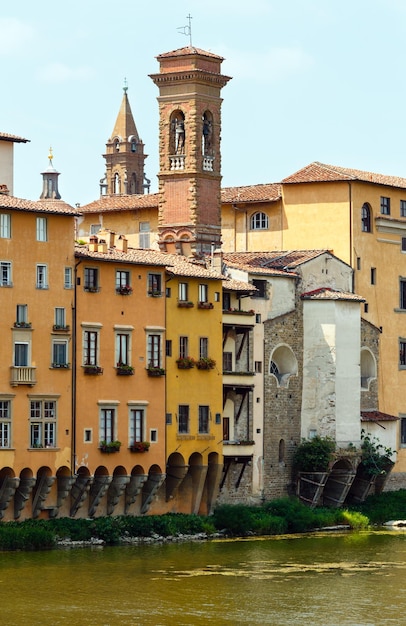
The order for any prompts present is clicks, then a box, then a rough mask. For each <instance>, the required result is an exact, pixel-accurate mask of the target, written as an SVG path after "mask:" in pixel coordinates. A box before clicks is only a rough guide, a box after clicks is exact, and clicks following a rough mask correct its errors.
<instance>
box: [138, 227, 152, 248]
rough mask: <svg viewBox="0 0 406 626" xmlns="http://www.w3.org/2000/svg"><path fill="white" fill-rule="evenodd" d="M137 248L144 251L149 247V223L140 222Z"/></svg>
mask: <svg viewBox="0 0 406 626" xmlns="http://www.w3.org/2000/svg"><path fill="white" fill-rule="evenodd" d="M139 228H140V234H139V242H138V243H139V247H140V248H143V249H144V250H146V249H148V248H149V247H150V236H149V233H150V226H149V222H140V226H139Z"/></svg>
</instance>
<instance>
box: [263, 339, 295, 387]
mask: <svg viewBox="0 0 406 626" xmlns="http://www.w3.org/2000/svg"><path fill="white" fill-rule="evenodd" d="M297 371H298V366H297V359H296V357H295V355H294V354H293V351H292V349H291V348H290V347H289V346H287V345H286V344H282V345H280V346H277V347H276V348H275V350H274V351H273V352H272V356H271V361H270V363H269V373H270V374H272V375H273V376H275V378H276V380H277V381H278V386H279V387H287V386H288V384H289V378H290V377H291V376H297Z"/></svg>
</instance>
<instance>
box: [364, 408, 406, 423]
mask: <svg viewBox="0 0 406 626" xmlns="http://www.w3.org/2000/svg"><path fill="white" fill-rule="evenodd" d="M398 420H399V417H395V415H389V414H388V413H382V412H381V411H361V422H396V421H398Z"/></svg>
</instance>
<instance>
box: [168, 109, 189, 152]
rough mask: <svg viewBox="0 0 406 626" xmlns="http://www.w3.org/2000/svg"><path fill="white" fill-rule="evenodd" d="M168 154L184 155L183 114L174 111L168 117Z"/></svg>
mask: <svg viewBox="0 0 406 626" xmlns="http://www.w3.org/2000/svg"><path fill="white" fill-rule="evenodd" d="M169 122H170V139H169V154H185V140H186V131H185V114H184V113H183V111H182V110H181V109H176V110H175V111H173V112H172V113H171V116H170V120H169Z"/></svg>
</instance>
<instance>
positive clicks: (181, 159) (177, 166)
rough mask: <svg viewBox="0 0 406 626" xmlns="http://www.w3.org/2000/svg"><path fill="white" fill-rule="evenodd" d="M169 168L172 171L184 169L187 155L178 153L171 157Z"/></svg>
mask: <svg viewBox="0 0 406 626" xmlns="http://www.w3.org/2000/svg"><path fill="white" fill-rule="evenodd" d="M169 169H170V170H171V171H174V170H184V169H185V155H184V154H177V155H173V156H170V157H169Z"/></svg>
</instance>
